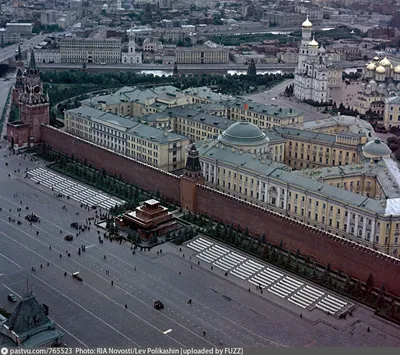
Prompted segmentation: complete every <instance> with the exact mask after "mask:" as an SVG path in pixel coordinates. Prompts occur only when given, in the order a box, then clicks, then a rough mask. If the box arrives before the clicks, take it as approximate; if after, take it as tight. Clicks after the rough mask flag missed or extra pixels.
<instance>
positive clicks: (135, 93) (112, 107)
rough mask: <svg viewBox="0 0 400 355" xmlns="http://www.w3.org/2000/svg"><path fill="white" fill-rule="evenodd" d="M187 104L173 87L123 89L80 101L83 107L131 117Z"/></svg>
mask: <svg viewBox="0 0 400 355" xmlns="http://www.w3.org/2000/svg"><path fill="white" fill-rule="evenodd" d="M188 103H190V101H189V98H188V97H187V96H186V95H185V94H184V93H183V92H182V91H180V90H179V89H177V88H175V87H174V86H158V87H154V88H152V89H140V88H136V87H124V88H122V89H120V90H118V91H116V92H115V93H113V94H110V95H102V96H97V97H93V98H91V99H87V100H83V101H82V105H84V106H89V107H96V108H101V109H102V110H104V111H109V112H112V113H115V114H116V115H120V116H132V117H137V116H143V115H147V114H150V113H156V112H163V111H165V110H166V109H168V108H170V107H174V106H182V105H186V104H188Z"/></svg>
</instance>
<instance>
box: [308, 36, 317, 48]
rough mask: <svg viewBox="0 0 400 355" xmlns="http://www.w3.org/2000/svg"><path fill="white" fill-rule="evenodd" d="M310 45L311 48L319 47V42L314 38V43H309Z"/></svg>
mask: <svg viewBox="0 0 400 355" xmlns="http://www.w3.org/2000/svg"><path fill="white" fill-rule="evenodd" d="M308 45H309V46H311V47H318V42H317V41H316V40H315V38H314V37H313V39H312V41H311V42H309V43H308Z"/></svg>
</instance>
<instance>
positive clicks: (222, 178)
mask: <svg viewBox="0 0 400 355" xmlns="http://www.w3.org/2000/svg"><path fill="white" fill-rule="evenodd" d="M260 140H262V132H261V131H260V130H257V127H256V126H254V125H251V124H245V125H243V123H241V122H238V123H235V124H234V125H231V126H230V127H229V128H228V129H227V130H226V131H225V132H224V133H223V134H221V135H220V136H219V138H218V139H217V140H211V141H202V142H199V143H197V144H196V145H197V147H198V150H199V154H200V161H201V166H202V172H203V176H204V178H205V181H206V183H207V184H209V185H212V186H215V187H217V188H218V189H220V190H222V191H224V192H226V193H228V194H230V195H233V196H236V197H240V198H243V199H245V200H246V201H251V202H252V203H254V204H258V205H262V206H266V207H268V208H270V209H272V210H275V211H278V212H280V213H283V214H285V215H288V216H290V217H292V218H294V219H296V220H300V221H301V222H303V223H307V224H309V225H312V226H315V227H317V228H320V229H323V230H326V231H328V232H330V233H333V234H336V235H340V236H342V237H346V238H349V239H352V240H354V241H356V242H358V243H360V244H363V245H366V246H368V247H371V248H374V249H377V250H380V251H382V252H385V253H387V254H390V255H393V256H396V257H397V256H398V252H399V236H400V208H399V202H398V201H399V198H398V196H400V181H399V179H398V176H400V171H399V168H398V167H397V165H396V163H395V162H394V161H393V160H391V159H390V158H389V155H390V149H389V148H388V147H387V146H386V145H385V144H384V143H382V142H381V141H380V140H379V139H374V140H371V141H369V142H367V143H366V144H364V145H362V147H361V149H360V150H359V152H358V153H359V154H360V156H361V157H362V159H363V161H364V163H362V164H361V163H360V164H351V165H348V166H341V167H329V168H323V169H316V170H301V171H298V172H293V171H291V168H290V167H288V166H287V165H284V164H281V163H279V162H273V161H272V160H270V159H267V158H265V157H263V156H262V155H260V154H258V152H254V151H248V150H247V149H243V141H246V145H247V146H249V145H250V144H255V145H259V143H260ZM360 159H361V158H360ZM380 197H383V199H380Z"/></svg>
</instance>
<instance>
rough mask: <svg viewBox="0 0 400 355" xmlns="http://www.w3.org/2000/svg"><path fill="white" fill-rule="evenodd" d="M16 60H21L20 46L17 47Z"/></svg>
mask: <svg viewBox="0 0 400 355" xmlns="http://www.w3.org/2000/svg"><path fill="white" fill-rule="evenodd" d="M17 60H18V61H21V60H22V53H21V46H18V54H17Z"/></svg>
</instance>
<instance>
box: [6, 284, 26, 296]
mask: <svg viewBox="0 0 400 355" xmlns="http://www.w3.org/2000/svg"><path fill="white" fill-rule="evenodd" d="M3 286H4V287H5V288H6V289H7V290H8V291H11V292H12V293H13V294H14V295H15V296H18V297H19V298H22V297H21V296H20V295H19V294H18V293H16V292H15V291H14V290H12V289H11V288H9V287H7V286H6V285H4V284H3Z"/></svg>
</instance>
